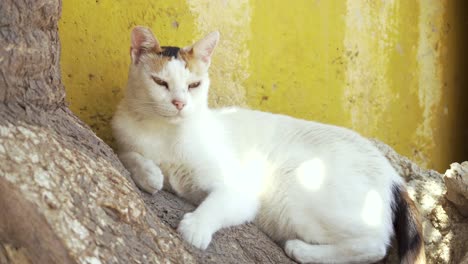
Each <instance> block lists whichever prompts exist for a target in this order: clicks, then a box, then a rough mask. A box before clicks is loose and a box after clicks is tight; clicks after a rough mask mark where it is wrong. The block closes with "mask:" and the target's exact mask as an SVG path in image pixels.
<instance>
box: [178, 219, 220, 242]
mask: <svg viewBox="0 0 468 264" xmlns="http://www.w3.org/2000/svg"><path fill="white" fill-rule="evenodd" d="M177 231H178V232H179V233H180V234H181V235H182V237H183V238H184V240H185V241H187V242H188V243H190V244H192V245H193V246H194V247H197V248H199V249H202V250H205V249H206V248H207V247H208V245H209V244H210V242H211V237H212V236H213V231H212V229H211V228H210V227H209V225H207V223H205V222H203V221H201V220H200V219H198V218H197V217H196V216H195V215H194V214H193V213H187V214H185V215H184V218H183V219H182V221H181V222H180V224H179V227H178V228H177Z"/></svg>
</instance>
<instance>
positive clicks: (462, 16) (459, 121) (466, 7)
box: [441, 0, 468, 162]
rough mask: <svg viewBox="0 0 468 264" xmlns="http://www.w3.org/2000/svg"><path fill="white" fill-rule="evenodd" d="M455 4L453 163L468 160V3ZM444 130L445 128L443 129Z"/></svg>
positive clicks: (456, 2) (462, 1)
mask: <svg viewBox="0 0 468 264" xmlns="http://www.w3.org/2000/svg"><path fill="white" fill-rule="evenodd" d="M450 3H452V4H453V8H454V10H455V12H454V18H453V23H454V24H453V28H454V30H455V32H456V33H455V34H454V35H455V39H454V41H453V44H452V47H453V50H452V51H449V53H450V52H451V53H452V56H453V57H454V65H453V67H454V71H453V76H452V80H453V83H452V85H453V87H454V90H453V91H454V94H453V98H454V100H453V108H452V111H454V112H455V113H456V120H455V122H453V123H452V127H451V128H448V129H449V130H451V131H452V133H451V134H450V138H449V139H448V140H450V146H451V147H452V151H451V152H450V154H449V155H450V160H452V161H453V162H455V161H458V162H462V161H466V160H468V50H467V47H468V17H467V13H468V2H467V1H464V0H458V1H451V2H450ZM441 129H444V128H441Z"/></svg>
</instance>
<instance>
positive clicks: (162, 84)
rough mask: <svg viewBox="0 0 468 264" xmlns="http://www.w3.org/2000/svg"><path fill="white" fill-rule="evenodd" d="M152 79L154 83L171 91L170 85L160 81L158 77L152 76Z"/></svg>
mask: <svg viewBox="0 0 468 264" xmlns="http://www.w3.org/2000/svg"><path fill="white" fill-rule="evenodd" d="M151 78H153V81H154V82H155V83H157V84H158V85H161V86H164V87H166V89H169V85H168V84H167V82H165V81H163V80H161V79H159V78H158V77H154V76H151Z"/></svg>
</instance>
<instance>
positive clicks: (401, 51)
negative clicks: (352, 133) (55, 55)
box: [59, 0, 466, 171]
mask: <svg viewBox="0 0 468 264" xmlns="http://www.w3.org/2000/svg"><path fill="white" fill-rule="evenodd" d="M460 1H461V0H460ZM457 2H458V1H448V0H444V1H439V0H422V1H404V0H389V1H356V0H334V1H307V0H303V1H281V0H271V1H261V0H250V1H249V0H239V1H221V0H216V1H209V0H191V1H184V0H174V1H162V0H161V1H149V0H134V1H118V2H116V1H110V0H96V1H79V0H65V1H64V3H63V15H62V19H61V21H60V25H59V28H60V37H61V40H62V57H61V65H62V73H63V81H64V84H65V87H66V90H67V101H68V102H69V103H70V107H71V109H72V110H73V111H74V112H75V113H76V114H77V115H78V116H79V117H80V118H81V119H82V120H84V121H85V122H86V123H88V124H89V125H90V126H91V127H92V128H93V129H94V131H95V132H96V133H97V134H98V135H99V136H100V137H101V138H103V139H104V140H105V141H107V142H112V136H111V132H110V126H109V120H110V118H111V116H112V113H113V112H114V109H115V106H116V104H117V102H118V101H119V100H120V98H121V97H122V94H123V90H124V89H125V85H126V78H127V68H128V64H129V55H128V49H129V48H128V47H129V32H130V30H131V28H132V27H133V26H135V25H139V24H140V25H147V26H149V27H151V28H152V29H153V30H154V32H155V34H156V36H157V37H158V38H159V39H160V41H161V42H162V43H163V44H167V45H186V44H189V43H191V41H192V40H194V39H196V38H199V37H201V36H202V35H203V34H206V33H208V32H209V31H212V30H215V29H217V30H219V31H220V32H221V35H222V40H221V43H220V45H219V47H218V49H217V51H216V54H215V56H214V61H213V67H212V69H211V75H212V79H213V85H212V93H211V100H210V102H211V104H212V105H213V106H220V105H232V104H240V105H246V106H249V107H252V108H257V109H261V110H265V111H272V112H280V113H286V114H289V115H292V116H296V117H300V118H305V119H314V120H318V121H323V122H328V123H333V124H337V125H343V126H347V127H351V128H353V129H355V130H357V131H360V132H361V133H363V134H364V135H365V136H370V137H376V138H379V139H381V140H383V141H384V142H386V143H388V144H389V145H391V146H392V147H394V148H395V149H396V150H397V151H398V152H400V153H402V154H404V155H406V156H409V157H410V158H411V159H412V160H415V161H417V162H418V163H419V164H421V165H423V166H425V167H429V168H435V169H437V170H439V171H443V170H445V169H446V168H448V166H449V164H450V162H451V161H453V160H457V159H461V157H460V155H461V151H462V149H463V148H464V146H463V145H464V144H466V142H460V141H458V143H457V144H456V143H455V140H457V139H458V140H460V139H463V137H458V138H457V137H456V136H455V134H456V133H457V132H456V131H459V130H460V129H462V130H463V129H465V130H466V125H462V126H460V125H458V127H457V126H456V125H455V124H459V123H460V121H458V122H457V120H459V119H461V118H462V117H461V116H460V111H459V108H457V107H456V104H453V102H454V100H456V99H457V96H458V97H459V96H460V93H459V92H457V89H458V88H457V87H459V83H457V79H456V74H455V72H456V71H457V69H456V68H455V67H454V66H452V65H454V64H453V62H454V60H455V59H456V58H457V53H456V52H457V49H454V47H455V46H456V45H457V44H456V43H459V37H458V35H457V34H458V33H459V31H458V30H457V28H458V27H459V26H458V24H457V23H458V20H457V16H456V10H457V7H456V3H457ZM465 141H466V140H465ZM458 150H459V151H458ZM465 159H466V157H465Z"/></svg>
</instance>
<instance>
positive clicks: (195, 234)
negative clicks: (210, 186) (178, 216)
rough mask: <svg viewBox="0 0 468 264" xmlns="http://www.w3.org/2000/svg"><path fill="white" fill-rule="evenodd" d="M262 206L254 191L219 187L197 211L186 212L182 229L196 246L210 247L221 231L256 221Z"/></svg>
mask: <svg viewBox="0 0 468 264" xmlns="http://www.w3.org/2000/svg"><path fill="white" fill-rule="evenodd" d="M258 206H259V202H258V199H257V197H256V196H254V195H252V194H249V193H243V192H242V191H239V190H231V189H229V188H219V189H215V190H214V191H213V192H211V193H210V194H209V195H208V196H207V198H206V199H205V200H204V201H203V202H202V203H201V204H200V206H199V207H198V208H197V209H196V210H195V211H194V212H192V213H187V214H185V215H184V218H183V219H182V221H181V222H180V224H179V227H178V231H179V233H181V235H182V237H183V238H184V239H185V240H186V241H187V242H189V243H190V244H192V245H193V246H195V247H197V248H200V249H206V248H207V247H208V245H209V243H210V241H211V237H212V235H213V234H214V233H215V232H216V231H217V230H219V229H221V228H223V227H228V226H233V225H239V224H242V223H245V222H248V221H251V220H253V219H254V217H255V215H256V213H257V210H258Z"/></svg>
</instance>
